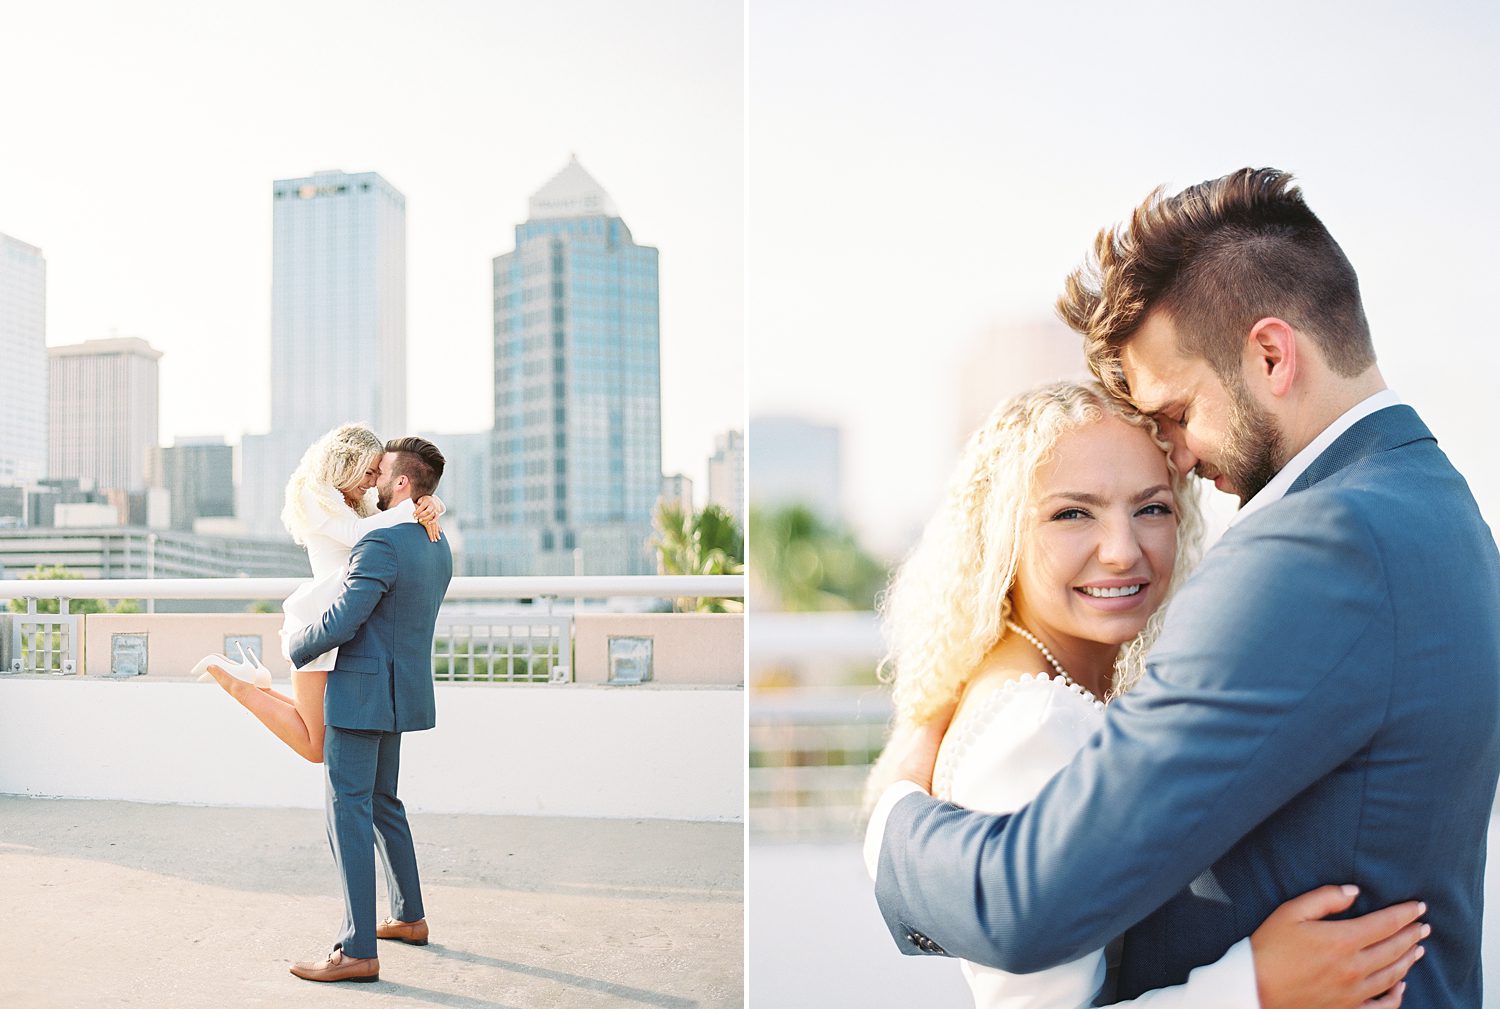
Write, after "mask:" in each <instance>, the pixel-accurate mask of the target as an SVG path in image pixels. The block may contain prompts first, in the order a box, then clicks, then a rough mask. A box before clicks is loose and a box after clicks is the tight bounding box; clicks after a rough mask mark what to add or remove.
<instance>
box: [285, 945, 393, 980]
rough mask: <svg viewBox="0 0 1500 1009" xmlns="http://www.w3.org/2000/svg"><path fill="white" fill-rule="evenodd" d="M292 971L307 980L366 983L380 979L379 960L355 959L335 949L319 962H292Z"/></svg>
mask: <svg viewBox="0 0 1500 1009" xmlns="http://www.w3.org/2000/svg"><path fill="white" fill-rule="evenodd" d="M292 973H293V974H295V975H297V976H298V977H300V978H304V979H306V980H308V981H358V982H361V983H367V982H370V981H379V980H380V961H379V960H378V959H377V958H375V957H371V958H370V959H368V960H356V959H355V958H354V957H351V956H345V955H344V951H343V950H341V949H336V950H334V951H333V954H332V955H331V956H329V958H328V959H327V960H323V961H320V962H319V963H296V964H292Z"/></svg>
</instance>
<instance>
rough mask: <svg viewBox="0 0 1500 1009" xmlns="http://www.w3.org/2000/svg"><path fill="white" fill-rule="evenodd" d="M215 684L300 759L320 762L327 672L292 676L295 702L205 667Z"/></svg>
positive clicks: (215, 668) (298, 673)
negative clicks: (258, 720) (324, 689)
mask: <svg viewBox="0 0 1500 1009" xmlns="http://www.w3.org/2000/svg"><path fill="white" fill-rule="evenodd" d="M208 672H209V675H211V676H212V677H213V678H214V681H215V682H216V683H218V684H219V686H221V687H223V688H224V689H225V690H226V691H228V692H229V696H230V697H233V698H234V699H235V700H236V701H239V702H240V704H242V705H244V706H245V708H246V710H248V711H249V712H250V714H252V715H254V716H255V717H256V718H258V719H260V723H261V724H262V725H264V726H265V727H266V728H268V729H270V730H271V732H272V733H273V734H275V736H276V738H277V739H279V740H281V741H282V742H283V743H285V744H286V745H288V746H290V747H291V748H292V750H293V751H295V752H296V754H297V755H298V756H299V757H302V758H304V759H305V760H309V761H311V762H312V763H314V764H321V763H322V762H323V688H324V687H325V686H326V685H327V683H328V674H327V673H326V672H321V673H320V672H297V671H296V670H293V672H292V693H293V694H294V695H295V696H296V700H295V701H293V700H292V699H291V698H288V697H286V696H285V695H282V694H277V693H275V692H274V691H270V690H261V689H260V688H259V687H257V686H256V685H255V684H253V683H246V682H245V681H244V680H239V679H235V678H234V677H233V676H230V675H229V674H228V673H227V672H225V671H224V670H222V669H220V668H219V667H218V666H209V667H208Z"/></svg>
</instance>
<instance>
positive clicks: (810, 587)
mask: <svg viewBox="0 0 1500 1009" xmlns="http://www.w3.org/2000/svg"><path fill="white" fill-rule="evenodd" d="M750 529H751V532H752V534H753V535H752V536H751V540H750V546H751V549H752V551H753V552H754V554H755V556H754V558H753V563H752V564H751V572H752V575H753V579H754V587H755V590H756V591H757V598H758V596H759V591H760V590H764V591H765V592H766V594H767V595H768V596H769V597H770V598H769V599H768V600H767V601H766V607H765V608H766V609H769V610H787V611H793V612H795V611H808V610H869V609H874V607H875V596H876V595H877V594H878V593H879V592H880V590H881V589H882V588H883V587H884V586H885V581H886V577H887V571H886V568H885V565H883V564H882V563H881V562H880V561H878V560H876V559H875V558H874V557H872V556H870V554H869V553H868V552H866V551H865V550H864V548H863V547H861V546H860V545H859V543H858V542H856V541H855V539H854V536H853V534H852V533H850V532H849V531H848V530H847V529H846V528H844V527H842V526H838V525H834V524H831V523H828V522H826V521H824V520H823V519H821V518H819V517H818V515H817V513H815V512H814V511H813V510H812V509H811V508H808V507H807V506H805V505H800V504H794V505H789V506H786V507H781V508H772V509H762V508H752V509H751V511H750ZM757 605H759V602H757Z"/></svg>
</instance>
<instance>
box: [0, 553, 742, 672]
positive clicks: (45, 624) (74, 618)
mask: <svg viewBox="0 0 1500 1009" xmlns="http://www.w3.org/2000/svg"><path fill="white" fill-rule="evenodd" d="M304 583H305V579H301V578H119V579H114V578H109V579H50V580H44V579H35V580H28V579H8V580H0V600H9V599H21V600H25V602H26V612H25V613H24V614H23V613H10V614H4V615H3V619H0V628H4V629H5V631H7V632H8V633H0V672H11V673H53V674H59V675H68V674H72V673H75V672H77V671H78V670H79V668H80V664H79V655H78V649H79V644H80V635H79V633H78V631H79V620H80V616H79V615H78V614H74V613H70V612H69V605H70V603H71V601H72V600H75V599H103V600H113V599H144V600H147V601H153V602H154V601H156V600H161V599H171V600H208V599H212V600H225V599H231V600H263V599H282V598H285V597H286V596H289V595H291V594H292V592H293V591H294V590H296V589H297V588H298V587H299V586H300V585H302V584H304ZM744 595H745V579H744V577H743V576H741V575H618V576H616V575H597V576H595V575H573V576H555V577H552V576H546V577H530V576H515V577H504V576H495V577H466V578H455V579H453V581H452V583H451V584H450V585H449V586H448V593H447V595H446V596H445V597H444V601H445V602H451V601H457V600H484V601H497V600H532V601H534V602H536V603H539V604H540V605H539V606H538V607H537V608H536V612H532V611H530V610H529V609H528V610H526V611H523V612H513V613H501V614H489V613H480V614H439V617H438V625H437V628H436V633H435V635H434V639H433V673H434V676H435V678H437V679H439V680H442V681H445V682H461V683H462V682H489V683H566V682H570V681H571V679H572V667H573V661H572V654H573V615H572V613H571V612H567V611H563V612H556V611H555V608H554V603H556V602H557V601H558V600H561V599H572V600H579V599H616V598H637V599H640V598H646V599H663V600H671V599H682V598H707V597H713V598H729V599H743V598H744ZM42 600H56V602H57V610H58V612H57V613H56V614H45V613H40V612H38V609H39V607H38V603H39V602H41V601H42Z"/></svg>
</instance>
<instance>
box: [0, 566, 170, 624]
mask: <svg viewBox="0 0 1500 1009" xmlns="http://www.w3.org/2000/svg"><path fill="white" fill-rule="evenodd" d="M82 577H83V576H82V575H79V574H75V573H74V572H72V571H69V570H68V569H67V568H65V567H63V566H62V565H61V564H54V565H52V566H51V567H49V568H44V567H42V566H41V565H40V564H38V565H37V566H36V569H35V570H34V571H32V572H31V573H30V574H26V575H22V576H21V578H22V579H23V580H24V581H53V580H63V581H67V580H77V579H80V578H82ZM10 611H11V612H12V613H25V612H26V600H24V599H12V600H11V601H10ZM36 611H37V612H38V613H56V612H57V600H56V599H38V600H37V601H36ZM68 612H69V613H70V614H74V615H79V616H82V615H87V614H90V613H139V612H141V604H140V603H138V602H136V601H135V600H134V599H121V600H119V601H117V602H116V603H115V604H114V605H113V606H106V605H105V604H104V603H102V602H100V601H99V600H97V599H71V598H70V599H69V600H68Z"/></svg>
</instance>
